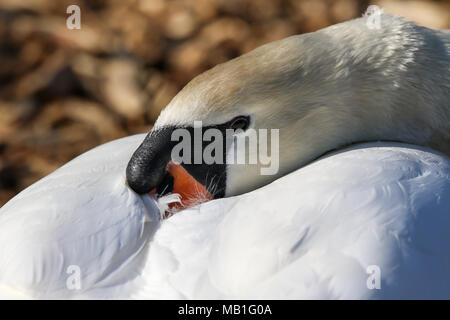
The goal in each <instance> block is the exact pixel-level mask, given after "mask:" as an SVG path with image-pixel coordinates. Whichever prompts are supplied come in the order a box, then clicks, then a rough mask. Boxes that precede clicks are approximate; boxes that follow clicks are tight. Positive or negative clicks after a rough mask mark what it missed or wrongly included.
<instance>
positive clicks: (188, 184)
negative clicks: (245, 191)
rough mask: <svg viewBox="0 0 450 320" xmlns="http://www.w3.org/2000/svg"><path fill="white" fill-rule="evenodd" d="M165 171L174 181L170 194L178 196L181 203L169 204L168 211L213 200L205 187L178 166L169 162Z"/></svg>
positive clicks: (153, 191) (152, 192) (151, 192)
mask: <svg viewBox="0 0 450 320" xmlns="http://www.w3.org/2000/svg"><path fill="white" fill-rule="evenodd" d="M167 171H168V172H169V173H170V174H171V175H172V177H173V180H174V183H173V190H172V193H177V194H179V195H180V198H181V203H180V202H176V203H172V204H170V205H169V208H170V209H179V210H181V209H186V208H189V207H193V206H195V205H198V204H200V203H203V202H207V201H209V200H213V199H214V197H213V196H212V194H211V193H210V192H209V191H208V190H207V189H206V188H205V186H204V185H202V184H201V183H200V182H198V181H197V180H195V178H194V177H193V176H191V175H190V174H189V173H188V172H187V171H186V169H184V168H183V166H181V165H180V164H176V163H174V162H172V161H170V162H169V164H168V165H167ZM155 192H156V190H155V189H153V190H152V191H150V194H154V193H155Z"/></svg>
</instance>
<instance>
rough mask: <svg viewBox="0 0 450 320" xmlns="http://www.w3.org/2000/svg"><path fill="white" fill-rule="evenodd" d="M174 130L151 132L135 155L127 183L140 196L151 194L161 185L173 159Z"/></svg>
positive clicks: (130, 163) (128, 169)
mask: <svg viewBox="0 0 450 320" xmlns="http://www.w3.org/2000/svg"><path fill="white" fill-rule="evenodd" d="M173 130H174V129H173V128H169V127H166V128H162V129H159V130H155V131H152V132H150V133H149V134H148V135H147V137H145V140H144V141H143V142H142V144H141V145H140V146H139V148H138V149H137V150H136V151H135V152H134V153H133V156H132V157H131V159H130V161H129V162H128V165H127V169H126V176H127V183H128V185H129V187H130V188H131V189H133V190H134V191H135V192H137V193H139V194H144V193H147V192H150V191H151V190H153V189H154V188H156V187H157V186H159V185H160V184H161V182H162V181H163V180H164V178H165V175H166V166H167V164H168V163H169V161H170V159H171V150H172V144H173V143H171V139H170V138H171V134H172V132H173Z"/></svg>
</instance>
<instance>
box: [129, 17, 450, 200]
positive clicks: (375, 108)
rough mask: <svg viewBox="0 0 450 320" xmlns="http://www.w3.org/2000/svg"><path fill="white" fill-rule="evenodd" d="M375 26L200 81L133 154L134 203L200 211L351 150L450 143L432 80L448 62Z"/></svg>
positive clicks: (396, 28) (308, 38) (358, 25)
mask: <svg viewBox="0 0 450 320" xmlns="http://www.w3.org/2000/svg"><path fill="white" fill-rule="evenodd" d="M380 26H381V27H380V28H378V29H373V28H370V25H369V24H367V17H363V18H359V19H355V20H351V21H348V22H345V23H341V24H338V25H334V26H331V27H328V28H325V29H322V30H319V31H317V32H314V33H309V34H304V35H300V36H293V37H289V38H286V39H283V40H280V41H276V42H272V43H269V44H266V45H263V46H261V47H259V48H257V49H255V50H253V51H251V52H249V53H247V54H244V55H242V56H240V57H238V58H236V59H233V60H231V61H228V62H226V63H223V64H220V65H217V66H216V67H214V68H212V69H210V70H208V71H206V72H205V73H203V74H201V75H199V76H197V77H196V78H194V79H193V80H192V81H191V82H190V83H188V84H187V85H186V87H184V88H183V89H182V90H181V91H180V92H179V93H178V94H177V95H176V96H175V97H174V98H173V100H172V101H171V102H170V103H169V104H168V105H167V107H166V108H165V109H164V110H163V111H162V112H161V114H160V116H159V118H158V119H157V121H156V123H155V125H154V127H153V129H152V130H151V132H150V133H149V134H148V136H147V137H146V138H145V140H144V142H143V143H142V144H141V146H140V147H139V148H138V149H137V150H136V151H135V153H134V154H133V156H132V158H131V160H130V162H129V164H128V167H127V180H128V184H129V185H130V187H131V188H132V189H134V190H135V191H136V192H138V193H147V192H149V191H151V190H156V191H157V192H158V193H164V192H165V190H166V191H172V192H177V191H178V192H179V190H176V189H180V188H186V187H187V188H188V189H189V186H190V190H191V193H192V194H195V195H196V196H197V197H198V198H202V199H203V200H205V199H206V200H207V199H211V198H220V197H227V196H233V195H237V194H242V193H245V192H248V191H251V190H254V189H256V188H258V187H260V186H263V185H265V184H268V183H270V182H271V181H273V180H275V179H277V178H278V177H280V176H283V175H285V174H287V173H288V172H290V171H292V170H295V169H297V168H300V167H302V166H304V165H306V164H308V163H310V162H311V161H313V160H314V159H316V158H317V157H319V156H320V155H323V154H324V153H326V152H328V151H330V150H334V149H337V148H340V147H342V146H344V145H348V144H351V143H356V142H363V141H375V140H395V141H403V142H409V143H411V142H412V143H416V144H423V145H427V144H428V145H429V144H432V141H448V140H445V139H448V132H449V130H448V123H449V112H448V105H447V104H448V103H447V101H448V93H446V92H447V91H446V88H447V89H448V87H445V83H446V82H447V86H448V79H447V80H445V79H437V77H439V76H438V75H435V74H433V72H432V71H433V69H436V70H439V68H448V66H449V61H448V55H447V60H446V61H445V59H444V62H442V57H441V59H437V58H436V57H437V56H439V52H436V53H434V52H431V53H430V49H429V48H428V44H429V42H430V41H434V42H436V41H438V39H437V38H436V39H434V38H433V35H432V33H430V32H431V31H432V30H428V29H425V28H421V27H418V26H416V25H414V24H413V23H411V22H407V21H404V20H402V19H400V18H395V17H391V16H389V15H382V16H381V23H380ZM427 50H428V52H427ZM436 50H438V49H436ZM432 54H435V56H434V57H433V56H432ZM440 63H441V64H443V65H439V64H440ZM445 63H446V64H445ZM418 74H420V79H418ZM440 80H443V81H441V82H440ZM442 83H444V85H442ZM423 105H426V106H428V107H429V110H428V112H427V113H424V112H420V107H421V106H423ZM445 108H446V110H444V109H445ZM442 115H444V116H443V117H442ZM445 121H446V122H445ZM183 132H184V133H183ZM230 133H231V134H230ZM445 133H447V136H445ZM438 144H439V142H437V143H436V145H438ZM188 149H189V150H188ZM181 150H182V151H181ZM208 156H209V158H208ZM211 157H212V160H211ZM243 159H244V160H243ZM174 172H175V173H174ZM186 177H188V178H186ZM174 186H175V188H174ZM185 191H186V190H181V192H182V193H183V192H185ZM188 193H189V192H188ZM188 193H187V194H188ZM186 198H189V196H188V195H186Z"/></svg>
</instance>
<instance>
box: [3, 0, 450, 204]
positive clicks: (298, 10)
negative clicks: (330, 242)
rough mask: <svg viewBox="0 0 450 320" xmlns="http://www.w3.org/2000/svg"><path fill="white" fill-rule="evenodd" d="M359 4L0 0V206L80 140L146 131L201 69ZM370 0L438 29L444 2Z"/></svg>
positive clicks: (363, 4) (351, 13) (351, 0)
mask: <svg viewBox="0 0 450 320" xmlns="http://www.w3.org/2000/svg"><path fill="white" fill-rule="evenodd" d="M71 4H77V5H78V6H80V8H81V30H69V29H68V28H67V27H66V19H67V17H68V14H66V8H67V7H68V6H69V5H71ZM369 4H371V3H370V1H357V0H336V1H332V0H133V1H126V0H111V1H106V0H85V1H65V0H20V1H17V0H0V205H2V204H3V203H5V202H6V201H7V200H8V199H9V198H11V197H12V196H14V195H15V194H16V193H17V192H18V191H20V190H21V189H23V188H25V187H27V186H28V185H30V184H31V183H32V182H34V181H36V180H37V179H39V178H41V177H42V176H44V175H46V174H48V173H50V172H51V171H53V170H54V169H56V168H58V167H59V166H61V165H62V164H64V163H65V162H67V161H69V160H70V159H72V158H73V157H75V156H77V155H79V154H81V153H82V152H84V151H86V150H88V149H90V148H92V147H94V146H96V145H98V144H101V143H103V142H106V141H109V140H113V139H116V138H119V137H123V136H126V135H130V134H133V133H138V132H146V131H148V130H150V128H151V126H152V123H153V122H154V121H155V119H156V118H157V116H158V114H159V112H160V111H161V109H162V108H164V106H165V105H166V104H167V103H168V102H169V101H170V100H171V98H172V97H173V96H174V95H175V94H176V93H177V91H178V90H180V89H181V88H182V87H183V86H184V85H185V84H186V83H187V82H188V81H189V80H190V79H192V78H193V77H194V76H196V75H197V74H199V73H201V72H202V71H204V70H206V69H208V68H210V67H212V66H214V65H216V64H218V63H221V62H224V61H227V60H229V59H231V58H233V57H236V56H238V55H240V54H243V53H245V52H247V51H249V50H251V49H253V48H255V47H257V46H259V45H261V44H263V43H267V42H270V41H273V40H277V39H281V38H284V37H287V36H290V35H293V34H299V33H304V32H310V31H314V30H317V29H319V28H322V27H326V26H328V25H331V24H334V23H337V22H341V21H345V20H348V19H351V18H355V17H358V16H360V15H361V14H362V13H363V12H364V11H365V9H366V8H367V6H368V5H369ZM377 4H379V5H381V6H383V7H384V8H385V11H386V12H392V13H396V14H400V15H404V16H406V17H409V18H410V19H413V20H415V21H417V22H419V23H421V24H423V25H426V26H429V27H437V28H439V27H440V28H443V27H447V28H449V27H450V25H449V20H450V19H449V15H448V13H449V12H450V8H449V3H448V1H378V2H377ZM408 15H409V16H408ZM186 107H188V106H186Z"/></svg>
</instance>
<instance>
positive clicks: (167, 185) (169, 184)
mask: <svg viewBox="0 0 450 320" xmlns="http://www.w3.org/2000/svg"><path fill="white" fill-rule="evenodd" d="M173 185H174V178H173V176H172V175H171V174H170V173H169V172H166V174H165V176H164V178H163V180H162V181H161V183H160V184H159V185H158V186H157V187H156V193H157V194H158V195H159V196H160V197H162V196H165V195H166V194H169V193H171V192H172V191H173Z"/></svg>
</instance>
